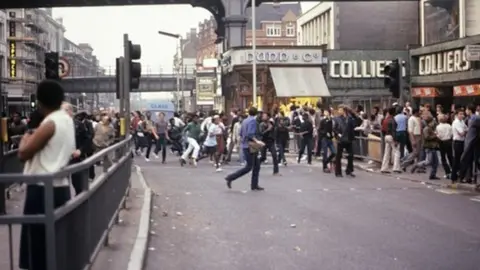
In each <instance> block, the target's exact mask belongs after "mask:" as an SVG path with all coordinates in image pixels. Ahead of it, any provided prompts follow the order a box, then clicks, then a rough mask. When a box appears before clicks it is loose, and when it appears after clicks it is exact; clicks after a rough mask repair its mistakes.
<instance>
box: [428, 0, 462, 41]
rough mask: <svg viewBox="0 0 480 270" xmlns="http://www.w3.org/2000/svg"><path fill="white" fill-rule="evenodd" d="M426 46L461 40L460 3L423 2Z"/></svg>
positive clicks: (435, 0)
mask: <svg viewBox="0 0 480 270" xmlns="http://www.w3.org/2000/svg"><path fill="white" fill-rule="evenodd" d="M422 4H423V7H422V8H423V18H424V19H423V22H422V24H423V27H422V28H423V43H424V45H429V44H434V43H440V42H445V41H449V40H454V39H458V38H460V23H461V22H460V1H459V0H450V1H438V0H423V1H422Z"/></svg>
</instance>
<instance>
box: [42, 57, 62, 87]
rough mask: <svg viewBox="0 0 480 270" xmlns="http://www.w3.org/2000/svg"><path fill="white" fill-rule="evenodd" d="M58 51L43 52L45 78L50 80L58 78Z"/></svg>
mask: <svg viewBox="0 0 480 270" xmlns="http://www.w3.org/2000/svg"><path fill="white" fill-rule="evenodd" d="M58 67H59V55H58V52H47V53H45V78H47V79H51V80H59V79H60V71H59V68H58Z"/></svg>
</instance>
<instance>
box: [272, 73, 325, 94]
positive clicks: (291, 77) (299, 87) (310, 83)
mask: <svg viewBox="0 0 480 270" xmlns="http://www.w3.org/2000/svg"><path fill="white" fill-rule="evenodd" d="M270 73H271V74H272V80H273V84H274V85H275V91H276V92H277V97H330V96H332V95H331V94H330V91H329V90H328V86H327V83H326V82H325V77H324V76H323V71H322V69H321V68H320V67H271V68H270Z"/></svg>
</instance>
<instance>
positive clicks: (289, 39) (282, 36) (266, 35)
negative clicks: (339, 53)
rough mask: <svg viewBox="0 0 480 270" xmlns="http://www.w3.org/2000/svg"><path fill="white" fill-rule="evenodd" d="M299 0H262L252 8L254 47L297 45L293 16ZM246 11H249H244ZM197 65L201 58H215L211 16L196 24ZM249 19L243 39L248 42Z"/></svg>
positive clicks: (250, 32) (296, 12)
mask: <svg viewBox="0 0 480 270" xmlns="http://www.w3.org/2000/svg"><path fill="white" fill-rule="evenodd" d="M301 12H302V11H301V6H300V3H286V4H272V3H265V4H262V5H260V6H259V7H257V8H256V23H255V31H256V41H257V45H258V46H282V47H285V46H295V45H296V44H297V33H296V32H297V31H296V29H297V25H296V21H297V18H298V17H299V16H300V14H301ZM247 13H250V11H248V12H247ZM198 28H199V32H198V39H199V40H198V51H197V64H201V63H202V61H203V59H208V58H216V56H217V45H216V44H215V41H216V39H217V35H216V34H215V29H216V22H215V19H214V18H213V17H211V18H210V19H208V20H207V19H206V20H205V21H203V22H201V23H199V25H198ZM252 29H253V27H252V22H251V20H250V21H249V22H248V24H247V31H246V42H245V44H247V45H248V46H251V45H252V31H253V30H252Z"/></svg>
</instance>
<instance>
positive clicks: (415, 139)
mask: <svg viewBox="0 0 480 270" xmlns="http://www.w3.org/2000/svg"><path fill="white" fill-rule="evenodd" d="M407 131H408V137H409V139H410V144H411V145H412V152H410V153H409V154H408V156H406V157H405V158H404V159H403V161H402V164H401V167H402V168H403V170H405V168H406V167H407V166H408V165H410V164H411V163H412V162H414V161H416V160H417V161H418V159H419V157H420V151H421V149H422V121H421V120H420V110H419V109H418V108H414V109H412V115H411V116H410V117H409V118H408V122H407Z"/></svg>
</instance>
